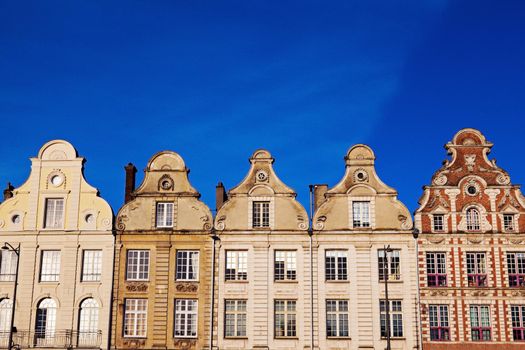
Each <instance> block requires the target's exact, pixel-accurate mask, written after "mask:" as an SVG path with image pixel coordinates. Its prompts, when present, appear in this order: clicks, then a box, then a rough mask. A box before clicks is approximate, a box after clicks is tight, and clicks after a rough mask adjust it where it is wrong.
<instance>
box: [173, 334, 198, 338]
mask: <svg viewBox="0 0 525 350" xmlns="http://www.w3.org/2000/svg"><path fill="white" fill-rule="evenodd" d="M197 338H198V336H196V335H195V336H191V337H190V336H186V337H182V336H181V337H177V336H174V337H173V339H197Z"/></svg>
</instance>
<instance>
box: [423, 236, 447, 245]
mask: <svg viewBox="0 0 525 350" xmlns="http://www.w3.org/2000/svg"><path fill="white" fill-rule="evenodd" d="M427 240H428V241H429V242H430V243H432V244H441V243H443V242H444V241H445V237H443V236H430V237H428V238H427Z"/></svg>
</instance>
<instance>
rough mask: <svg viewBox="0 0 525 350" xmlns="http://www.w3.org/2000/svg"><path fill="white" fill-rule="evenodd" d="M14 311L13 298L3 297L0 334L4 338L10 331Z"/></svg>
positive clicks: (0, 302)
mask: <svg viewBox="0 0 525 350" xmlns="http://www.w3.org/2000/svg"><path fill="white" fill-rule="evenodd" d="M12 311H13V302H12V301H11V299H2V301H0V334H1V337H2V338H3V337H5V336H6V335H7V334H8V333H9V327H11V312H12ZM2 344H3V342H2Z"/></svg>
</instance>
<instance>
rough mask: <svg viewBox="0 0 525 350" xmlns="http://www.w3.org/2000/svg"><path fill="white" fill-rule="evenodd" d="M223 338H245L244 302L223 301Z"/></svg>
mask: <svg viewBox="0 0 525 350" xmlns="http://www.w3.org/2000/svg"><path fill="white" fill-rule="evenodd" d="M224 323H225V328H224V336H225V337H246V300H225V301H224Z"/></svg>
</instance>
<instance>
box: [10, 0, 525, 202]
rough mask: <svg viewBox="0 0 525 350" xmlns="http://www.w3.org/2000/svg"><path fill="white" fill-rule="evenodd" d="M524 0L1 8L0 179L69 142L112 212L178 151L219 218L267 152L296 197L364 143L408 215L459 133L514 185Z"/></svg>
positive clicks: (523, 108)
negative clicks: (486, 149)
mask: <svg viewBox="0 0 525 350" xmlns="http://www.w3.org/2000/svg"><path fill="white" fill-rule="evenodd" d="M524 68H525V1H519V0H516V1H460V0H454V1H442V0H432V1H420V0H415V1H341V2H338V1H294V2H288V1H249V0H243V1H132V0H129V1H122V2H110V1H35V2H26V1H21V0H20V1H7V0H6V1H2V2H0V121H1V125H2V126H1V129H0V130H1V135H2V141H1V143H0V184H1V185H2V187H4V186H5V183H7V181H11V182H13V183H14V185H15V186H19V185H20V184H22V183H23V181H24V180H25V179H26V178H27V176H28V174H29V171H30V162H29V160H28V158H29V157H31V156H35V155H36V154H37V152H38V150H39V148H40V147H41V146H42V145H43V144H44V143H45V142H46V141H48V140H51V139H55V138H62V139H66V140H68V141H70V142H72V143H73V145H74V146H75V147H76V148H77V149H78V151H79V153H80V155H81V156H84V157H86V158H87V160H88V161H87V163H86V171H85V175H86V178H87V180H88V181H89V182H90V183H91V184H92V185H94V186H96V187H97V188H99V189H100V191H101V194H102V196H103V197H104V198H106V199H107V200H108V201H109V202H110V204H111V205H112V207H113V209H114V211H115V212H116V211H117V210H118V208H119V207H120V206H121V204H122V200H123V188H124V170H123V166H124V165H125V164H126V163H128V162H133V163H134V164H136V166H137V168H138V169H139V180H141V178H142V169H144V167H145V166H146V163H147V161H148V159H149V158H150V157H151V156H152V155H153V154H154V153H156V152H157V151H160V150H165V149H167V150H173V151H176V152H178V153H180V154H181V155H182V157H183V158H184V159H185V161H186V164H187V166H188V167H189V168H190V169H191V174H190V180H191V182H192V183H193V185H194V187H195V188H196V189H197V190H199V191H200V192H201V193H202V195H203V196H202V199H203V200H204V201H205V202H206V203H207V204H208V205H209V206H210V207H211V209H214V207H215V204H214V189H215V185H216V184H217V182H218V181H223V182H224V184H225V185H226V187H227V188H231V187H232V186H235V185H236V184H237V183H238V182H239V181H241V180H242V178H243V177H244V175H245V174H246V172H247V170H248V166H249V164H248V161H247V159H248V157H249V156H250V155H251V154H252V152H253V151H254V150H255V149H257V148H267V149H268V150H269V151H270V152H271V153H272V154H273V156H274V157H275V158H276V162H275V169H276V171H277V173H278V175H279V176H280V178H281V179H282V180H283V181H284V182H285V183H287V184H288V185H290V186H291V187H292V188H294V189H295V190H296V191H297V192H298V194H299V197H298V198H299V200H300V201H301V202H302V203H303V204H304V205H307V204H308V203H307V202H308V184H312V183H327V184H329V185H331V186H332V185H334V184H335V183H337V181H338V180H339V179H340V178H341V176H342V175H343V171H344V162H343V156H344V155H345V153H346V151H347V150H348V148H349V147H350V146H351V145H353V144H355V143H367V144H369V145H370V146H372V147H373V149H374V151H375V153H376V156H377V163H376V164H377V169H378V173H379V175H380V176H381V177H382V179H383V180H384V181H385V182H386V183H387V184H389V185H390V186H393V187H395V188H396V189H397V190H398V191H399V196H400V198H401V200H402V201H403V202H404V203H405V204H406V205H407V206H408V207H409V208H410V209H411V210H414V209H415V208H416V207H417V201H418V198H419V197H420V195H421V186H423V185H425V184H427V183H429V181H430V177H431V175H432V174H433V172H434V171H435V170H436V169H437V168H439V166H440V165H441V161H442V160H443V159H445V157H446V154H445V151H444V149H443V145H444V144H445V143H446V142H447V141H449V140H450V139H451V138H452V136H453V135H454V133H455V132H456V131H457V130H459V129H460V128H464V127H474V128H479V129H481V130H482V131H483V132H484V133H485V135H486V136H487V138H488V139H489V140H491V141H493V142H494V143H495V147H494V148H493V152H492V154H491V156H493V157H495V158H497V159H498V164H499V165H500V166H502V167H503V168H505V169H507V170H508V171H509V172H510V175H511V180H512V181H513V182H514V183H522V182H524V179H525V161H524V160H525V155H524V154H525V150H524V142H523V135H524V131H525V120H524V117H525V69H524Z"/></svg>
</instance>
